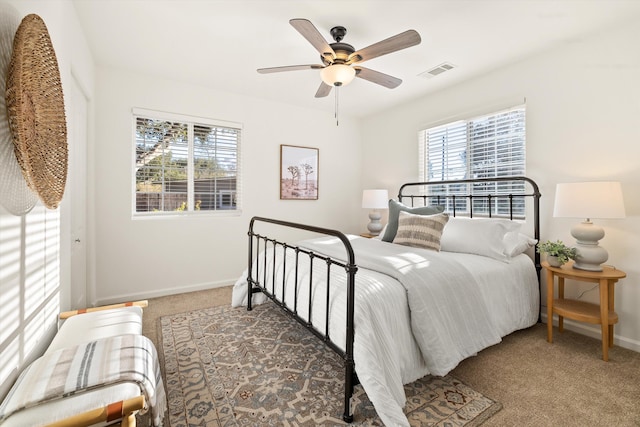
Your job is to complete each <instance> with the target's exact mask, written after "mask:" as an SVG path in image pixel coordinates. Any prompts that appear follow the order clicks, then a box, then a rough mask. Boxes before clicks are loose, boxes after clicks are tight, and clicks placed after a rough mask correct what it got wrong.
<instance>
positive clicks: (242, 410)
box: [160, 303, 502, 427]
mask: <svg viewBox="0 0 640 427" xmlns="http://www.w3.org/2000/svg"><path fill="white" fill-rule="evenodd" d="M160 327H161V337H162V344H161V348H162V357H163V358H164V368H165V376H166V382H165V385H166V387H167V398H168V401H169V402H168V403H169V413H168V415H169V426H170V427H187V426H207V427H209V426H239V425H241V426H256V425H264V426H285V425H286V426H316V425H331V426H333V425H340V424H344V422H343V421H342V412H343V397H344V395H343V390H344V368H343V361H342V359H341V358H340V357H339V356H338V355H336V354H335V353H334V352H333V351H332V350H330V349H329V348H328V347H326V346H325V345H324V344H323V343H322V341H321V340H319V339H318V338H317V337H315V336H314V335H313V334H311V333H310V332H309V331H307V330H306V329H305V328H304V327H302V326H301V325H300V324H298V323H297V322H296V321H294V320H293V319H291V318H289V317H287V316H286V315H285V314H284V313H282V311H281V310H280V309H279V308H278V307H276V306H275V304H273V303H267V304H263V305H261V306H258V307H256V308H254V310H253V311H251V312H248V311H247V310H246V308H230V307H213V308H209V309H204V310H198V311H193V312H188V313H183V314H179V315H172V316H166V317H162V318H161V319H160ZM405 392H406V395H407V405H406V407H405V413H406V414H407V417H408V418H409V421H410V423H411V425H412V426H467V427H471V426H477V425H480V424H481V423H482V422H484V421H485V420H487V419H488V418H489V417H491V416H492V415H493V414H495V413H496V412H498V411H499V410H500V409H501V408H502V405H501V404H500V403H497V402H494V401H493V400H491V399H489V398H487V397H485V396H483V395H481V394H480V393H477V392H475V391H474V390H472V389H471V388H470V387H468V386H466V385H465V384H463V383H461V382H460V381H458V380H456V379H455V378H452V377H450V376H445V377H443V378H440V377H431V376H427V377H425V378H423V379H421V380H418V381H416V382H414V383H412V384H409V385H407V386H405ZM352 402H353V407H354V423H353V425H358V426H361V425H362V426H380V425H382V422H381V421H380V419H379V418H378V416H377V414H376V412H375V409H374V408H373V406H372V404H371V402H370V401H369V400H368V398H367V395H366V393H365V392H364V391H363V389H362V387H360V386H357V387H356V390H355V395H354V397H353V400H352ZM165 421H166V420H165Z"/></svg>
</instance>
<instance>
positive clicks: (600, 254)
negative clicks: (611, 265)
mask: <svg viewBox="0 0 640 427" xmlns="http://www.w3.org/2000/svg"><path fill="white" fill-rule="evenodd" d="M571 235H572V236H573V237H574V238H575V239H576V243H577V245H576V259H575V261H576V262H575V263H574V264H573V268H577V269H579V270H587V271H602V265H601V264H603V263H605V262H607V260H608V259H609V253H608V252H607V250H606V249H605V248H603V247H602V246H600V245H598V240H600V239H602V238H603V237H604V229H603V228H602V227H600V226H598V225H595V224H594V223H592V222H591V221H590V220H589V219H587V220H586V221H584V222H582V223H580V224H577V225H576V226H574V227H573V228H572V229H571Z"/></svg>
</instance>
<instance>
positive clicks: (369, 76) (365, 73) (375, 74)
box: [353, 67, 402, 89]
mask: <svg viewBox="0 0 640 427" xmlns="http://www.w3.org/2000/svg"><path fill="white" fill-rule="evenodd" d="M353 68H355V70H356V77H360V78H361V79H365V80H368V81H370V82H372V83H376V84H379V85H381V86H384V87H388V88H389V89H393V88H396V87H398V86H400V83H402V80H400V79H399V78H397V77H393V76H390V75H388V74H384V73H381V72H379V71H374V70H371V69H369V68H364V67H353Z"/></svg>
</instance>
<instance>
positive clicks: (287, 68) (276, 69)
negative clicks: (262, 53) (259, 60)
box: [257, 64, 324, 74]
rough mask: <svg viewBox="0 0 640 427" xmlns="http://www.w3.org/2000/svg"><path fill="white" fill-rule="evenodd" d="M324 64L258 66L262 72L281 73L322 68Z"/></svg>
mask: <svg viewBox="0 0 640 427" xmlns="http://www.w3.org/2000/svg"><path fill="white" fill-rule="evenodd" d="M322 68H324V65H320V64H308V65H286V66H284V67H271V68H258V70H257V71H258V72H259V73H260V74H269V73H280V72H282V71H298V70H320V69H322Z"/></svg>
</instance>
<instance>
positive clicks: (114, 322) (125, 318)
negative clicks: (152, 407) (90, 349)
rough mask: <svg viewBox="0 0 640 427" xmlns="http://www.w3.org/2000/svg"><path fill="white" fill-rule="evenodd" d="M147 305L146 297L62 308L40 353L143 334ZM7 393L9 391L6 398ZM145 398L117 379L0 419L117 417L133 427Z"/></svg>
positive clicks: (34, 422) (77, 421)
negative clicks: (54, 329)
mask: <svg viewBox="0 0 640 427" xmlns="http://www.w3.org/2000/svg"><path fill="white" fill-rule="evenodd" d="M146 306H147V301H137V302H133V303H122V304H113V305H109V306H102V307H95V308H88V309H83V310H74V311H69V312H64V313H61V314H60V320H61V322H62V324H61V326H60V328H59V330H58V333H57V334H56V335H55V337H54V338H53V340H52V342H51V344H50V345H49V347H48V348H47V350H46V351H45V354H44V356H46V355H48V354H50V353H53V352H56V351H60V350H63V349H67V348H73V347H76V346H78V345H81V344H86V343H89V342H92V341H96V340H100V339H104V338H111V337H117V336H123V335H142V308H143V307H146ZM44 356H43V357H44ZM34 363H35V362H34ZM11 396H12V392H11V391H10V392H9V394H8V395H7V399H9V398H10V397H11ZM147 404H148V402H146V401H145V397H144V395H143V394H142V392H141V389H140V386H139V385H138V384H136V383H132V382H124V383H115V384H110V385H105V386H101V387H100V388H95V389H91V390H87V391H83V392H81V393H77V394H74V395H71V396H67V397H64V398H59V399H55V400H50V401H46V402H43V403H40V404H38V405H36V406H33V407H29V408H27V409H22V410H19V411H17V412H14V413H13V414H11V415H10V416H9V417H8V418H6V419H5V420H4V421H3V422H1V423H2V426H3V427H12V426H27V425H28V426H60V427H64V426H92V425H107V424H109V425H111V424H113V423H114V422H116V421H120V425H122V426H125V427H134V426H135V425H136V413H138V412H139V411H141V410H143V409H146V407H147Z"/></svg>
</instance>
